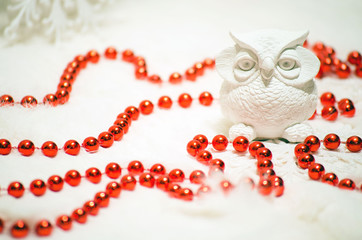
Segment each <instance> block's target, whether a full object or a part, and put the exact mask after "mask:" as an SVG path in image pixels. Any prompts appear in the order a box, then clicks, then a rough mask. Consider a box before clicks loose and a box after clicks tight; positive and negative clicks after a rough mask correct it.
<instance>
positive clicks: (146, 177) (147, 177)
mask: <svg viewBox="0 0 362 240" xmlns="http://www.w3.org/2000/svg"><path fill="white" fill-rule="evenodd" d="M139 183H140V185H141V186H144V187H148V188H153V186H154V185H155V178H154V177H153V174H152V173H142V174H141V175H140V177H139Z"/></svg>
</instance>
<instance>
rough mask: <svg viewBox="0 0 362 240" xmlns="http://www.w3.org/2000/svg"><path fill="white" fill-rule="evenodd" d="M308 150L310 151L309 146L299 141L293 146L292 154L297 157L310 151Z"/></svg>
mask: <svg viewBox="0 0 362 240" xmlns="http://www.w3.org/2000/svg"><path fill="white" fill-rule="evenodd" d="M310 152H311V151H310V148H309V146H308V145H306V144H304V143H299V144H297V145H296V146H295V148H294V155H295V156H296V158H299V157H300V156H302V155H303V154H306V153H310Z"/></svg>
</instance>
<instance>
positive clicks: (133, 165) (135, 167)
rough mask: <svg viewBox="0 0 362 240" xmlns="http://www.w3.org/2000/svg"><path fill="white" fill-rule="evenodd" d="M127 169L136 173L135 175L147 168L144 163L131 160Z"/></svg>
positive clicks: (131, 172)
mask: <svg viewBox="0 0 362 240" xmlns="http://www.w3.org/2000/svg"><path fill="white" fill-rule="evenodd" d="M127 169H128V172H129V173H130V174H135V175H138V174H141V173H143V171H144V170H145V169H144V167H143V164H142V163H141V162H140V161H137V160H135V161H132V162H130V163H129V164H128V167H127Z"/></svg>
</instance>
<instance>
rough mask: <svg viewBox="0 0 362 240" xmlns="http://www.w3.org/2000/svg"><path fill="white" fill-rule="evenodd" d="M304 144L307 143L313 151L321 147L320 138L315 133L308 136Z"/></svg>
mask: <svg viewBox="0 0 362 240" xmlns="http://www.w3.org/2000/svg"><path fill="white" fill-rule="evenodd" d="M304 144H305V145H307V146H308V147H309V149H310V150H311V151H312V152H316V151H318V149H319V147H320V146H321V142H320V141H319V138H318V137H317V136H314V135H310V136H308V137H306V139H305V140H304Z"/></svg>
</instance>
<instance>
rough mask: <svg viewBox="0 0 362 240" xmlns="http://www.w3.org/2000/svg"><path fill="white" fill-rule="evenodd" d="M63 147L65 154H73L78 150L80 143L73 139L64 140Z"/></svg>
mask: <svg viewBox="0 0 362 240" xmlns="http://www.w3.org/2000/svg"><path fill="white" fill-rule="evenodd" d="M63 149H64V152H65V153H66V154H69V155H73V156H75V155H78V153H79V151H80V145H79V143H78V142H77V141H75V140H68V141H66V142H65V144H64V147H63Z"/></svg>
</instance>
